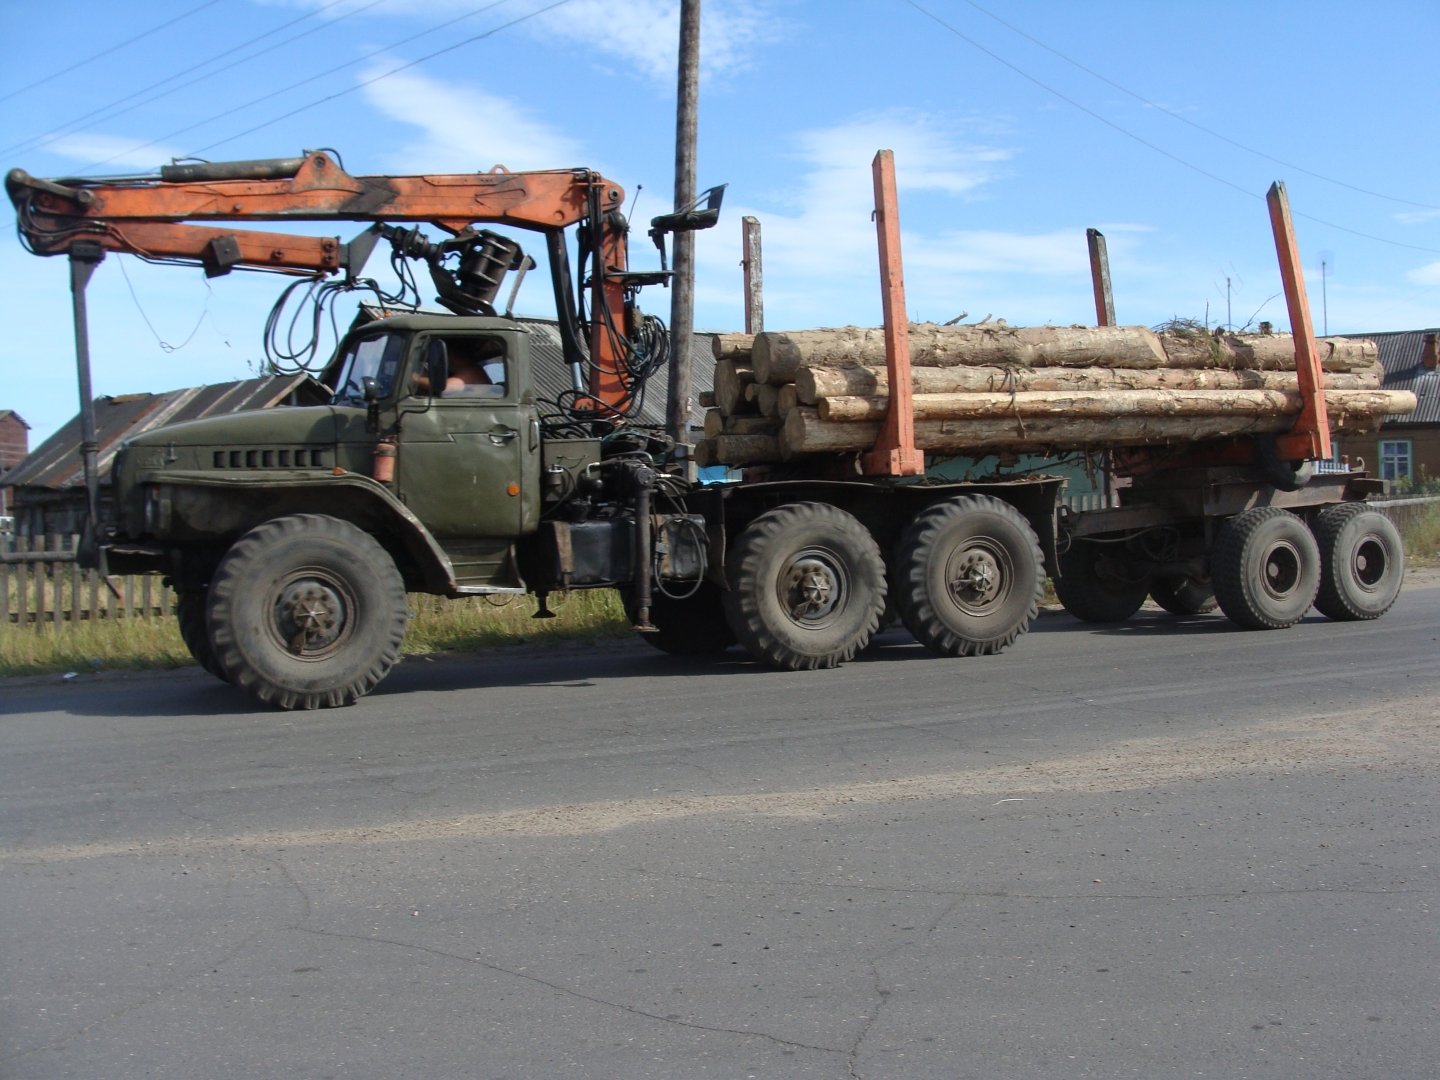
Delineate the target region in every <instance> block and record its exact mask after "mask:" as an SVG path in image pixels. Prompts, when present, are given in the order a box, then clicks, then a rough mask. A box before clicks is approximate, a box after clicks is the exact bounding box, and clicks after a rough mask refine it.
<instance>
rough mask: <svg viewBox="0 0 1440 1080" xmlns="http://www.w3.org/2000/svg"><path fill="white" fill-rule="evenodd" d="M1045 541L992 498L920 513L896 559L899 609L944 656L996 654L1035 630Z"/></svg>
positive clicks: (965, 499)
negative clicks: (1026, 632) (1029, 630)
mask: <svg viewBox="0 0 1440 1080" xmlns="http://www.w3.org/2000/svg"><path fill="white" fill-rule="evenodd" d="M1043 561H1044V555H1042V554H1041V551H1040V542H1039V541H1038V540H1037V539H1036V538H1035V532H1034V530H1033V529H1031V528H1030V524H1029V522H1027V521H1026V520H1025V518H1024V516H1023V515H1021V514H1020V512H1019V511H1018V510H1016V509H1015V508H1014V507H1013V506H1011V505H1010V504H1009V503H1005V502H1002V501H1000V500H999V499H996V498H992V497H990V496H988V495H966V496H960V497H958V498H953V499H947V500H945V501H944V502H941V503H937V504H935V505H934V506H931V507H929V508H927V509H926V510H924V511H923V512H922V513H920V514H919V515H918V516H917V517H916V518H915V520H914V521H913V522H912V523H911V524H910V527H909V528H908V529H906V531H905V535H904V536H903V537H902V538H901V541H900V548H899V553H898V555H897V557H896V575H895V577H896V589H895V593H896V607H898V608H899V610H900V617H901V618H902V619H903V620H904V622H905V627H906V629H908V630H909V631H910V633H912V634H913V635H914V636H915V640H916V641H918V642H920V644H922V645H924V646H925V648H927V649H929V650H930V651H931V652H932V653H935V654H936V655H938V656H984V655H988V654H992V653H998V652H1000V651H1001V650H1003V649H1005V648H1006V647H1007V646H1009V645H1011V644H1012V643H1013V642H1014V641H1015V639H1016V638H1018V637H1019V636H1020V635H1021V634H1023V633H1025V631H1026V630H1028V629H1029V628H1030V621H1031V620H1032V619H1034V618H1035V616H1036V615H1037V614H1038V613H1039V610H1040V597H1041V594H1042V592H1043V590H1044V583H1043V580H1042V577H1041V573H1040V566H1041V564H1042V562H1043Z"/></svg>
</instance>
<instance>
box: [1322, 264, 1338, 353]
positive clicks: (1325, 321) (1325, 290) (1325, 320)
mask: <svg viewBox="0 0 1440 1080" xmlns="http://www.w3.org/2000/svg"><path fill="white" fill-rule="evenodd" d="M1334 265H1335V253H1334V252H1333V251H1322V252H1320V327H1321V329H1320V336H1321V337H1329V336H1330V297H1329V292H1330V290H1329V278H1330V270H1331V268H1332V267H1333V266H1334Z"/></svg>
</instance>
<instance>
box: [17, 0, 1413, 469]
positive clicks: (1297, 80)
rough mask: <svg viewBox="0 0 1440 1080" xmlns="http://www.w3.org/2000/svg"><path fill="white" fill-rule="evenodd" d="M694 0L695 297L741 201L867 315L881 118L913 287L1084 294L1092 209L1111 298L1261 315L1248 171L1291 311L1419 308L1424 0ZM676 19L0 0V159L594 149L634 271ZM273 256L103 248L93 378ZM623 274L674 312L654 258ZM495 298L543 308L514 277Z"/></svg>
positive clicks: (874, 306)
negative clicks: (699, 195)
mask: <svg viewBox="0 0 1440 1080" xmlns="http://www.w3.org/2000/svg"><path fill="white" fill-rule="evenodd" d="M122 10H123V11H124V12H125V16H124V18H123V19H121V18H120V17H119V13H120V12H121V11H122ZM702 16H703V18H702V29H701V53H702V68H701V84H700V102H699V108H700V119H699V146H698V167H697V183H698V186H699V187H700V188H702V189H703V188H706V187H709V186H710V185H712V184H720V183H725V184H728V185H729V187H728V189H727V192H726V197H725V203H724V208H723V211H722V217H721V221H720V223H719V225H718V226H716V227H715V228H714V229H712V230H710V231H708V232H705V233H700V234H698V235H697V246H696V293H695V295H696V305H695V325H696V328H697V329H700V330H716V331H724V330H738V329H741V328H743V323H744V316H743V311H744V308H743V294H742V276H741V268H740V258H741V219H742V217H744V216H746V215H751V216H754V217H756V218H757V219H758V220H759V221H760V224H761V235H762V247H763V260H764V280H765V293H764V304H765V327H766V329H771V330H785V329H804V328H810V327H820V326H842V325H847V324H859V325H872V326H874V325H879V323H880V310H881V307H880V286H879V272H878V257H877V249H876V238H875V227H874V224H873V222H872V220H871V214H872V211H873V209H874V194H873V188H872V180H871V162H872V160H873V158H874V157H875V154H876V152H877V151H879V150H882V149H888V150H891V151H893V152H894V156H895V164H896V173H897V182H898V189H899V217H900V223H901V228H902V252H903V256H904V265H905V275H904V279H905V286H906V295H907V306H908V308H909V313H910V316H911V318H912V319H917V320H933V321H939V322H945V321H950V320H954V319H959V320H961V321H965V322H978V321H980V320H982V319H985V318H987V317H988V318H991V319H1004V320H1006V321H1008V322H1009V323H1010V324H1012V325H1020V326H1025V325H1042V324H1072V323H1093V322H1094V321H1095V308H1094V300H1093V295H1092V291H1091V284H1090V276H1089V263H1088V256H1087V248H1086V239H1085V230H1086V229H1087V228H1090V227H1093V228H1098V229H1100V230H1101V231H1102V232H1103V233H1104V234H1105V237H1106V243H1107V247H1108V251H1109V257H1110V264H1111V274H1112V278H1113V288H1114V298H1115V307H1116V315H1117V320H1118V321H1119V322H1120V323H1123V324H1134V325H1146V326H1154V325H1157V324H1159V323H1162V322H1165V321H1168V320H1171V319H1176V318H1179V319H1189V320H1196V321H1204V322H1206V323H1207V324H1208V325H1210V326H1212V327H1213V326H1219V325H1229V326H1234V327H1237V328H1241V327H1247V326H1249V327H1252V328H1253V327H1254V326H1255V325H1256V324H1258V323H1259V322H1260V321H1262V320H1265V321H1269V322H1272V323H1273V324H1274V325H1275V326H1276V327H1277V328H1278V329H1285V328H1288V326H1289V318H1288V316H1287V313H1286V308H1285V301H1284V297H1283V294H1282V291H1281V284H1280V277H1279V271H1278V268H1277V261H1276V254H1275V245H1274V240H1273V238H1272V234H1271V230H1270V223H1269V218H1268V215H1267V211H1266V206H1265V201H1264V196H1265V192H1266V191H1267V189H1268V188H1269V187H1270V185H1271V183H1272V182H1274V181H1276V180H1282V181H1284V183H1285V187H1286V190H1287V192H1288V195H1289V200H1290V206H1291V209H1292V213H1293V215H1294V220H1295V231H1296V237H1297V242H1298V245H1299V249H1300V253H1301V258H1302V262H1303V267H1304V272H1305V276H1306V285H1307V290H1308V294H1309V300H1310V307H1311V311H1312V315H1313V319H1314V323H1315V328H1316V331H1317V333H1319V332H1330V333H1366V332H1376V331H1392V330H1415V329H1422V328H1432V327H1435V326H1437V325H1440V141H1437V140H1436V139H1435V138H1434V137H1433V135H1434V119H1435V117H1436V116H1437V115H1440V108H1437V106H1440V101H1437V98H1440V83H1437V80H1436V79H1435V78H1434V74H1433V58H1432V55H1431V54H1432V52H1433V43H1434V42H1435V41H1436V40H1440V4H1435V3H1434V2H1433V0H1412V2H1407V0H1372V2H1370V3H1366V4H1356V3H1354V2H1353V0H1304V2H1299V0H1296V2H1292V0H1207V2H1205V3H1198V2H1190V0H973V2H972V0H831V2H821V0H703V3H702ZM678 22H679V0H558V2H557V0H498V2H497V0H486V2H475V0H149V3H147V4H145V5H143V6H141V5H119V4H115V3H113V0H69V2H68V3H65V4H60V5H56V4H54V3H53V2H40V0H0V40H4V41H5V42H6V49H5V53H4V59H3V60H0V148H3V149H0V154H3V157H0V167H3V168H4V169H6V170H9V169H10V168H15V167H19V168H22V169H24V170H25V171H27V172H29V173H31V174H32V175H34V176H39V177H49V178H60V177H66V176H86V177H100V176H116V175H135V174H143V173H153V172H155V171H156V170H157V169H158V168H159V166H161V165H162V164H165V163H167V162H169V161H170V160H172V159H175V158H186V157H198V158H204V159H206V160H211V161H226V160H241V159H254V158H277V157H293V156H297V155H298V154H299V153H300V152H301V151H303V150H308V149H319V148H334V149H335V150H337V151H338V152H339V154H340V156H341V157H342V159H343V163H344V166H345V168H346V169H347V170H348V171H349V172H350V173H352V174H354V175H375V174H420V173H435V172H457V173H458V172H475V171H486V170H489V169H490V168H491V167H492V166H494V165H496V164H501V165H504V166H505V167H507V168H509V169H511V170H522V169H553V168H571V167H585V168H592V169H596V170H598V171H600V172H601V173H603V174H604V175H605V176H607V177H608V178H610V179H611V180H613V181H615V182H617V183H618V184H620V185H621V186H622V187H623V188H624V189H625V191H626V193H627V195H626V206H627V208H628V209H629V212H630V217H631V220H632V222H633V223H634V224H635V225H636V226H637V228H636V232H635V234H634V236H633V237H632V245H631V248H632V267H633V268H635V269H649V268H654V267H657V266H658V256H657V254H656V252H655V250H654V248H653V246H652V245H651V244H650V242H649V239H648V238H647V237H646V236H645V234H644V230H645V228H646V227H648V222H649V220H650V218H651V217H653V216H655V215H657V214H660V213H664V212H667V211H668V210H669V209H670V208H671V206H672V203H673V184H674V153H675V92H676V91H675V87H676V63H677V59H676V58H677V51H678ZM362 228H363V226H362V225H358V224H357V225H354V226H353V227H352V226H350V225H349V223H340V224H339V225H331V226H329V227H328V228H327V227H326V226H325V225H323V224H318V225H316V226H314V227H313V228H310V229H307V231H311V232H314V233H315V234H318V235H325V234H327V233H328V234H332V235H334V234H339V235H341V237H342V239H349V238H350V236H352V235H354V234H355V233H358V232H360V231H361V229H362ZM518 238H519V239H520V240H521V242H522V243H525V241H526V237H525V236H524V235H523V234H521V235H519V237H518ZM531 246H532V247H533V248H534V251H535V254H536V255H537V256H540V257H543V251H542V250H541V249H540V246H539V245H538V244H536V243H533V241H532V244H531ZM383 262H384V259H383V258H379V257H377V258H376V259H375V260H374V263H377V264H378V263H383ZM371 269H374V266H372V267H371ZM0 280H3V282H4V283H5V284H4V288H3V290H0V318H3V325H4V327H5V333H4V334H3V335H0V370H3V371H4V373H5V379H4V393H3V394H0V409H4V408H9V409H13V410H15V411H16V412H18V413H19V414H20V415H21V416H22V417H23V418H24V419H25V420H26V421H27V422H28V423H29V424H30V426H31V432H30V440H31V443H30V444H31V446H32V447H34V446H38V445H39V443H40V442H41V441H43V440H44V439H45V438H47V437H48V436H49V435H50V434H52V433H53V432H54V431H55V430H56V429H57V428H58V427H59V426H60V425H61V424H63V423H64V422H65V421H66V420H68V419H69V418H70V417H71V416H73V415H74V414H75V412H76V411H77V408H78V400H79V399H78V395H77V389H76V378H75V364H74V332H73V323H72V317H71V300H70V291H69V271H68V267H67V263H66V260H65V259H63V258H44V259H42V258H37V257H35V256H33V255H31V254H29V253H27V252H26V251H25V250H24V249H23V248H22V247H21V245H20V243H19V241H18V239H16V238H15V234H14V232H13V231H12V232H10V234H9V235H8V236H7V237H6V238H5V239H3V240H0ZM285 284H287V282H286V281H284V280H283V279H280V278H278V277H276V276H274V275H268V274H253V273H239V272H237V273H232V274H230V275H228V276H225V277H220V278H216V279H210V280H207V279H206V278H205V277H204V275H203V273H202V272H201V271H200V270H199V269H196V268H190V267H176V266H155V265H151V264H147V263H144V262H141V261H139V260H137V259H135V258H133V257H130V256H114V255H112V256H110V257H108V258H107V259H106V260H105V261H104V263H103V264H102V265H101V266H100V267H99V268H98V269H97V270H96V272H95V275H94V277H93V279H92V281H91V283H90V286H89V291H88V296H87V299H88V306H89V315H90V318H89V326H90V340H91V362H92V372H93V384H94V390H95V393H96V394H97V395H98V394H123V393H134V392H145V391H149V392H158V391H165V390H172V389H176V388H180V387H186V386H196V385H202V384H209V383H217V382H225V381H228V380H231V379H239V378H247V377H251V376H253V375H255V374H257V373H258V372H260V371H261V370H263V364H264V353H263V348H262V339H263V329H264V325H265V322H266V318H267V316H268V315H269V313H270V310H271V307H272V305H273V304H274V302H275V300H276V298H277V296H278V294H279V292H280V289H281V288H282V287H283V286H284V285H285ZM427 299H428V297H427ZM641 304H642V307H644V308H645V309H646V310H648V311H651V312H654V313H655V314H659V315H661V316H662V317H668V313H669V308H670V297H669V294H668V293H667V292H665V291H664V290H662V289H648V290H646V292H645V293H644V294H642V297H641ZM338 310H341V311H344V312H346V314H345V315H344V316H343V321H346V322H348V312H349V311H351V310H353V308H351V307H347V306H346V305H345V304H344V302H342V305H341V307H340V308H339V309H338ZM516 310H517V312H518V313H520V314H527V315H529V314H533V315H541V316H543V315H548V314H551V313H552V312H553V308H552V306H551V301H550V293H549V287H548V283H547V282H546V281H545V280H544V275H543V274H539V273H537V274H534V275H532V276H531V277H530V278H529V279H527V281H526V283H525V285H524V287H523V288H522V290H521V292H520V295H519V300H518V303H517V306H516Z"/></svg>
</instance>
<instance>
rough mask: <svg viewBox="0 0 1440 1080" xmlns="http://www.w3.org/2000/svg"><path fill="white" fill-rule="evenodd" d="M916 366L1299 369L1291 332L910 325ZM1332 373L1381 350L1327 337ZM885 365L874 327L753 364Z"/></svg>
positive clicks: (783, 337)
mask: <svg viewBox="0 0 1440 1080" xmlns="http://www.w3.org/2000/svg"><path fill="white" fill-rule="evenodd" d="M909 336H910V363H911V365H912V366H913V367H917V368H920V367H953V366H956V365H961V364H971V365H973V364H993V365H996V366H999V367H1031V368H1033V367H1092V368H1096V367H1098V368H1108V367H1114V368H1129V369H1138V370H1147V369H1152V368H1221V369H1231V370H1255V371H1266V370H1274V371H1283V370H1287V369H1288V370H1290V371H1294V370H1295V345H1294V342H1293V340H1292V339H1291V338H1290V336H1289V335H1288V334H1254V335H1241V334H1203V333H1198V332H1195V331H1188V330H1185V331H1173V330H1172V331H1165V332H1163V333H1157V332H1155V331H1153V330H1148V329H1146V328H1145V327H1143V326H1030V327H1023V326H1005V325H988V324H986V325H978V326H938V325H936V324H934V323H912V324H911V325H910V333H909ZM1317 345H1318V348H1319V352H1320V358H1321V366H1322V367H1323V369H1324V370H1326V371H1332V372H1334V371H1350V370H1351V369H1352V368H1355V367H1368V366H1370V365H1371V364H1373V363H1374V362H1375V358H1376V356H1377V355H1378V352H1377V350H1376V348H1375V345H1374V344H1373V343H1372V342H1368V341H1354V340H1351V339H1349V338H1321V339H1320V340H1319V342H1317ZM839 364H866V365H875V366H877V367H884V365H885V333H884V331H883V330H881V329H878V328H871V327H859V326H846V327H841V328H839V329H832V330H798V331H788V332H770V331H767V332H764V333H760V334H756V335H755V342H754V344H753V345H752V346H751V349H750V366H751V367H752V368H753V369H754V371H755V377H756V378H757V379H758V380H759V381H760V382H765V383H770V384H772V385H776V386H778V385H781V384H783V383H788V382H794V381H795V377H796V374H797V373H798V372H799V370H800V368H801V367H802V366H805V365H810V366H830V367H833V366H835V365H839Z"/></svg>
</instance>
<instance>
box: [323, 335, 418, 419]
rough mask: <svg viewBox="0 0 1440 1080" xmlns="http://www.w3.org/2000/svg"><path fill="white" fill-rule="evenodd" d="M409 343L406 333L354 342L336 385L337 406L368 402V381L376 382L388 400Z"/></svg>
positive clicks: (347, 352) (377, 336)
mask: <svg viewBox="0 0 1440 1080" xmlns="http://www.w3.org/2000/svg"><path fill="white" fill-rule="evenodd" d="M408 340H409V339H408V338H407V337H406V336H405V335H403V334H376V335H374V336H373V337H367V338H360V339H359V340H357V341H352V342H351V343H350V346H349V347H348V348H347V349H346V350H345V356H344V358H343V360H342V362H341V366H340V377H339V379H338V380H337V381H336V384H335V397H334V399H333V400H334V402H335V404H341V403H345V404H359V403H362V402H364V400H365V380H366V379H374V380H375V386H376V389H377V390H378V391H379V392H380V396H381V397H382V398H383V397H388V396H389V395H390V388H391V387H392V386H394V385H395V376H396V375H397V373H398V372H399V371H400V362H401V361H402V360H403V359H404V358H405V344H406V342H407V341H408Z"/></svg>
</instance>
